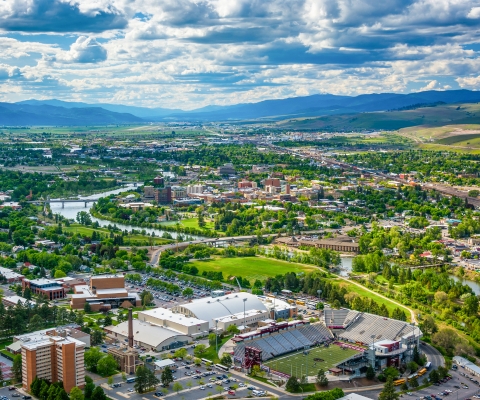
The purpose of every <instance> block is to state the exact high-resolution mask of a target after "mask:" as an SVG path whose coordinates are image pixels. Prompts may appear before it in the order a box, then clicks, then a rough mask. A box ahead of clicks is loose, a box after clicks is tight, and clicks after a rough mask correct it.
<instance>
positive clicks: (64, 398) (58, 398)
mask: <svg viewBox="0 0 480 400" xmlns="http://www.w3.org/2000/svg"><path fill="white" fill-rule="evenodd" d="M55 400H70V397H68V394H67V392H66V391H65V389H63V388H58V389H57V392H56V394H55Z"/></svg>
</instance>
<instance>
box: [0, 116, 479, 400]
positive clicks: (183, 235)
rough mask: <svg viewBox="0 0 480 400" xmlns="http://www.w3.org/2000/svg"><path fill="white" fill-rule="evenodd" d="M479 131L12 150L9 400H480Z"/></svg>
mask: <svg viewBox="0 0 480 400" xmlns="http://www.w3.org/2000/svg"><path fill="white" fill-rule="evenodd" d="M458 129H459V128H458V127H452V128H451V132H458ZM462 129H463V132H464V133H463V135H467V134H471V135H472V138H471V139H470V140H471V142H472V146H471V148H469V149H468V150H465V151H464V150H461V151H459V150H458V146H456V145H455V143H457V142H455V141H454V138H455V137H456V136H458V135H457V134H455V135H452V137H453V138H450V140H445V136H446V135H447V136H448V132H449V131H448V129H446V128H445V129H444V130H443V131H442V132H441V134H442V136H441V138H442V139H439V140H442V143H441V144H440V143H434V142H433V141H432V139H431V138H432V137H434V136H435V134H436V132H437V131H436V130H435V129H431V130H430V131H428V132H426V130H425V129H419V130H413V129H412V128H408V129H401V130H398V131H392V130H389V131H357V132H344V131H338V132H337V131H335V132H328V131H323V130H318V129H309V130H305V131H302V130H298V129H295V130H294V129H287V128H279V127H278V126H276V124H272V123H255V124H251V123H250V124H245V125H242V124H230V123H224V124H213V123H212V124H204V125H202V124H199V125H194V124H189V123H185V124H167V123H165V124H149V125H142V126H132V125H124V126H115V127H113V126H98V127H91V128H85V127H83V128H74V127H56V128H53V127H31V128H15V129H11V128H2V130H3V132H2V136H1V138H0V164H1V165H2V167H1V169H0V201H1V203H0V279H1V283H2V284H1V289H2V303H1V305H0V315H1V317H2V318H0V330H1V331H2V332H3V336H2V338H3V339H2V342H1V345H2V347H1V350H0V355H1V358H0V362H1V364H0V367H1V371H2V374H1V378H2V380H3V381H4V382H5V387H4V388H3V389H0V391H2V392H3V393H2V394H0V396H4V397H6V398H10V397H19V396H23V397H24V398H25V399H28V397H29V396H32V397H34V398H38V399H42V400H47V399H48V400H53V399H54V398H56V397H63V398H64V399H65V400H66V399H67V398H68V397H69V398H70V399H72V398H75V399H76V400H81V399H87V400H90V399H91V400H101V399H106V398H112V399H116V400H121V399H122V398H127V399H130V398H132V399H141V398H147V399H154V398H184V399H207V398H212V399H213V398H243V397H272V398H294V397H299V398H309V399H325V400H330V399H332V400H335V399H339V398H342V399H343V398H349V399H352V400H362V399H361V397H364V398H370V399H377V398H380V399H382V400H390V399H395V398H398V396H403V397H406V396H411V397H412V398H416V399H420V398H423V399H425V400H432V399H434V398H435V399H439V398H442V397H448V396H455V397H456V398H458V399H462V400H464V399H470V398H475V396H477V393H478V392H479V391H480V387H479V384H478V379H479V375H480V367H479V366H477V363H478V361H477V359H478V357H479V356H480V343H479V341H480V324H479V320H478V312H479V304H478V300H479V298H478V295H479V294H480V278H479V275H478V272H479V271H480V262H479V261H478V256H479V254H480V221H479V215H480V214H479V211H478V207H479V206H480V199H478V196H479V194H480V193H479V191H480V189H479V179H480V177H479V176H478V166H477V163H478V158H479V156H478V155H477V153H476V149H475V143H474V138H473V136H475V135H476V133H475V132H476V130H475V129H477V128H476V127H475V126H470V127H462ZM469 129H470V130H471V131H472V132H471V133H468V132H469ZM446 132H447V133H446ZM465 132H467V133H465ZM458 140H459V139H458ZM60 382H61V383H60ZM10 389H11V390H10ZM3 400H5V399H3Z"/></svg>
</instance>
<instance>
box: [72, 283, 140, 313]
mask: <svg viewBox="0 0 480 400" xmlns="http://www.w3.org/2000/svg"><path fill="white" fill-rule="evenodd" d="M73 290H74V294H72V295H71V299H70V306H71V307H72V308H73V309H76V310H78V309H83V308H84V307H85V303H89V304H90V307H91V308H92V310H93V311H99V310H110V309H111V308H119V307H123V308H130V307H140V306H141V305H142V302H141V299H140V297H139V296H138V294H137V293H129V292H128V291H127V289H126V288H125V278H124V276H123V275H99V276H92V277H91V278H90V285H77V286H75V287H74V289H73Z"/></svg>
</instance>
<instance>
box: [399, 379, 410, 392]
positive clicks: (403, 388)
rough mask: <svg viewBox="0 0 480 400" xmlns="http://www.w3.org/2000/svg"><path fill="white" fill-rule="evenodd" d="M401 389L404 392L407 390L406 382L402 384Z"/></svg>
mask: <svg viewBox="0 0 480 400" xmlns="http://www.w3.org/2000/svg"><path fill="white" fill-rule="evenodd" d="M401 389H402V390H403V391H404V392H406V391H407V390H408V383H407V381H405V382H404V383H402V386H401Z"/></svg>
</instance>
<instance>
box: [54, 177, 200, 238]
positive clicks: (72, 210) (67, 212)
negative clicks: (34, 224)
mask: <svg viewBox="0 0 480 400" xmlns="http://www.w3.org/2000/svg"><path fill="white" fill-rule="evenodd" d="M138 185H141V184H138ZM132 189H135V186H134V185H132V184H129V185H126V186H124V187H123V188H121V189H115V190H110V191H108V192H102V193H97V194H94V195H91V196H86V197H82V196H80V197H78V199H79V202H78V203H65V207H64V208H62V203H51V204H50V208H51V210H52V213H54V214H60V215H63V216H64V217H65V218H68V219H76V218H77V214H78V213H79V212H80V211H87V212H88V211H90V209H91V208H92V206H93V204H94V203H93V202H92V203H87V207H85V203H82V202H81V200H98V199H99V198H101V197H107V196H110V195H111V194H119V193H122V192H126V191H128V190H132ZM52 200H53V199H52ZM92 221H96V222H98V224H99V225H100V226H103V227H105V226H108V225H116V226H117V227H118V228H119V229H121V230H122V231H125V230H126V231H127V232H131V231H132V230H133V229H135V230H136V231H142V230H145V232H147V233H149V234H151V233H152V232H155V235H156V236H157V237H159V236H160V237H161V236H162V235H163V233H164V232H167V233H168V234H170V235H171V236H172V237H173V238H176V237H177V232H170V231H164V230H162V229H152V228H142V227H139V226H132V225H125V224H120V223H117V222H111V221H107V220H103V219H99V218H95V217H93V216H92ZM180 235H182V236H183V237H185V236H186V235H185V234H182V233H181V234H180ZM188 237H191V238H192V239H195V240H196V239H204V237H203V236H195V235H188Z"/></svg>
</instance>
